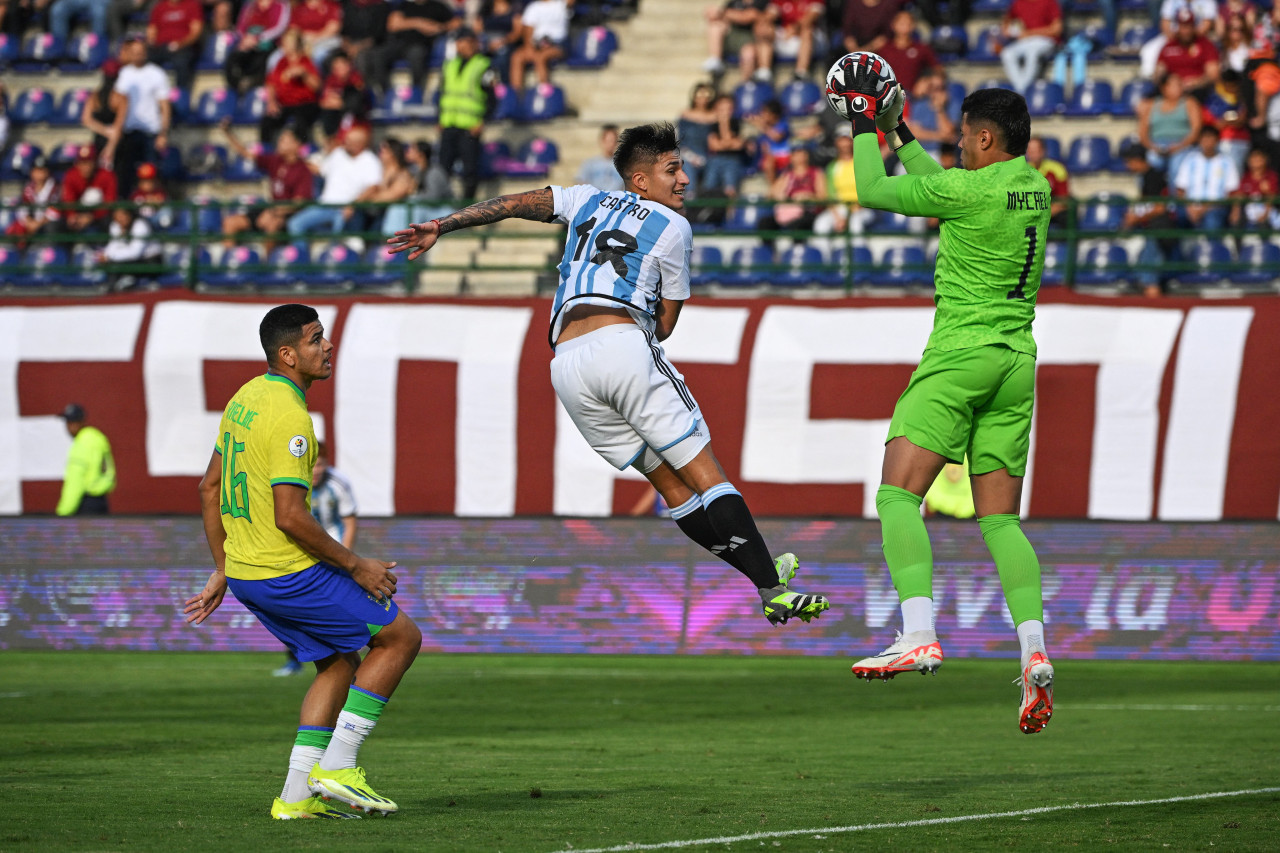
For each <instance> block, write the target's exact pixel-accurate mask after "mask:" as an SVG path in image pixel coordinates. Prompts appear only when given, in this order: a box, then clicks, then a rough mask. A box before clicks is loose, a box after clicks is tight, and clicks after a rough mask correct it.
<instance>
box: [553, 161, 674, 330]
mask: <svg viewBox="0 0 1280 853" xmlns="http://www.w3.org/2000/svg"><path fill="white" fill-rule="evenodd" d="M551 193H552V196H553V197H554V199H555V220H556V221H557V222H563V223H565V224H567V225H568V226H569V234H568V237H567V239H566V240H565V246H564V257H563V258H562V259H561V261H560V266H559V271H560V286H559V287H558V288H557V289H556V298H555V302H554V303H552V306H551V332H550V340H551V344H552V346H555V341H556V338H558V337H559V336H560V327H561V325H562V323H563V321H564V317H563V315H564V308H565V306H566V304H568V303H571V302H572V303H577V302H586V303H589V304H592V305H606V306H610V307H619V306H621V307H626V308H627V309H628V310H629V312H630V313H631V316H632V317H633V318H634V319H635V321H636V324H637V325H639V326H640V327H641V328H643V329H645V330H646V331H650V332H652V331H653V328H654V311H655V310H656V308H657V304H658V300H659V298H666V299H675V300H681V301H683V300H685V299H688V298H689V255H690V254H691V253H692V251H693V232H692V231H691V230H690V229H689V222H688V220H686V219H685V218H684V217H683V216H681V215H680V214H679V213H677V212H676V211H674V210H672V209H671V208H669V207H666V206H665V205H661V204H658V203H657V202H653V201H648V200H646V199H643V198H641V197H640V196H638V195H636V194H635V193H632V192H626V191H625V190H615V191H613V192H605V191H604V190H601V189H598V188H596V187H593V186H588V185H585V184H584V185H580V186H576V187H555V186H553V187H552V188H551Z"/></svg>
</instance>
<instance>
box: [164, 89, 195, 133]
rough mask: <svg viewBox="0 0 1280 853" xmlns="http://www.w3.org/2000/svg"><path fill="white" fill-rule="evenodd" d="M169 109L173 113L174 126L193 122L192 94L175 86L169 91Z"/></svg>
mask: <svg viewBox="0 0 1280 853" xmlns="http://www.w3.org/2000/svg"><path fill="white" fill-rule="evenodd" d="M169 109H170V110H171V111H172V112H173V123H174V124H188V123H190V122H191V120H192V117H191V93H190V92H188V91H187V90H186V89H179V88H178V87H177V86H174V87H173V88H172V89H170V90H169Z"/></svg>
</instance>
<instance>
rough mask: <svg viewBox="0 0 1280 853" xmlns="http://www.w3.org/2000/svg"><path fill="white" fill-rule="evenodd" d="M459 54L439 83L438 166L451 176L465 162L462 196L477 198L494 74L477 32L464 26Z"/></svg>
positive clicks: (458, 44)
mask: <svg viewBox="0 0 1280 853" xmlns="http://www.w3.org/2000/svg"><path fill="white" fill-rule="evenodd" d="M454 47H455V48H456V50H457V55H456V56H454V57H453V58H452V59H450V60H449V61H448V62H446V63H445V64H444V68H442V69H441V83H440V150H439V155H438V157H439V164H440V166H441V168H443V169H444V171H445V174H447V175H452V174H453V167H454V164H455V163H457V162H459V161H461V163H462V196H463V198H466V199H474V198H475V196H476V188H477V187H478V186H479V184H480V134H481V133H482V132H484V118H485V115H486V114H487V113H488V112H489V105H490V103H491V101H490V92H491V90H492V88H493V72H492V71H491V70H490V68H489V57H487V56H485V55H483V54H482V53H480V39H479V38H478V37H477V36H476V34H475V31H474V30H471V29H468V28H466V27H463V28H462V29H460V30H458V36H457V39H456V40H455V42H454Z"/></svg>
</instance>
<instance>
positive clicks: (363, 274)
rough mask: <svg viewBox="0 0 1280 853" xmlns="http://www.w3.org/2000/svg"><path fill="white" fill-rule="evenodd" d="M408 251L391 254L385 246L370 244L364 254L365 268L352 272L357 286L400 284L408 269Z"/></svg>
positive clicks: (390, 285)
mask: <svg viewBox="0 0 1280 853" xmlns="http://www.w3.org/2000/svg"><path fill="white" fill-rule="evenodd" d="M407 257H408V253H406V252H400V253H399V254H395V255H393V254H391V253H390V252H388V251H387V247H386V246H371V247H370V248H369V249H368V251H366V252H365V255H364V263H365V265H366V268H365V269H363V270H358V271H356V272H355V273H353V275H354V278H355V283H356V286H357V287H392V286H394V285H397V284H402V283H403V282H404V280H405V273H406V272H407V271H408V270H409V263H408V261H407V260H406V258H407Z"/></svg>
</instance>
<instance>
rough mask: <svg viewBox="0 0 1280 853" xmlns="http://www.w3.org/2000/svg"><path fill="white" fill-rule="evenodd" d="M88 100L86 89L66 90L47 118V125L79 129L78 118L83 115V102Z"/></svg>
mask: <svg viewBox="0 0 1280 853" xmlns="http://www.w3.org/2000/svg"><path fill="white" fill-rule="evenodd" d="M87 100H89V90H88V89H68V90H67V91H65V92H63V93H62V97H61V98H59V99H58V104H57V106H55V107H54V108H53V112H52V114H50V116H49V118H48V122H49V124H51V125H53V126H55V127H79V126H80V116H81V115H82V114H83V113H84V102H85V101H87Z"/></svg>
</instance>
